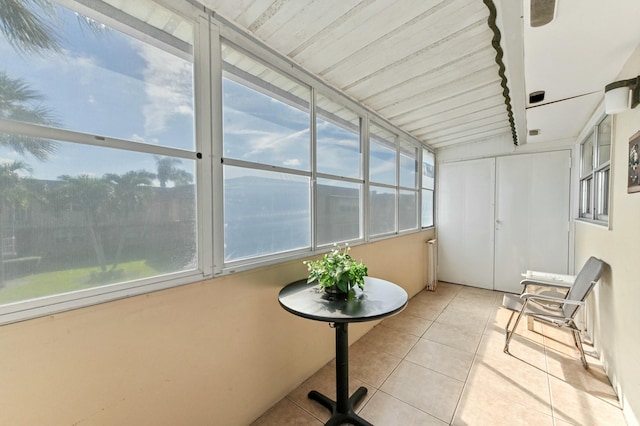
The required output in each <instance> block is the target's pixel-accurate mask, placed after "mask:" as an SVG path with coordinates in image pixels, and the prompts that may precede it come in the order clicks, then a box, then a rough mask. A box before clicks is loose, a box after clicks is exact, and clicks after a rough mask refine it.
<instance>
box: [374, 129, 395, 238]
mask: <svg viewBox="0 0 640 426" xmlns="http://www.w3.org/2000/svg"><path fill="white" fill-rule="evenodd" d="M396 154H397V148H396V135H394V134H393V133H391V132H389V131H388V130H386V129H384V128H382V127H380V126H378V125H376V124H374V123H371V125H370V126H369V181H370V184H369V234H370V235H371V236H378V235H384V234H390V233H394V232H396V199H397V193H396V187H397V183H396V182H397V174H398V173H397V170H398V169H397V156H396Z"/></svg>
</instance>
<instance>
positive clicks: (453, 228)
mask: <svg viewBox="0 0 640 426" xmlns="http://www.w3.org/2000/svg"><path fill="white" fill-rule="evenodd" d="M494 182H495V160H494V159H492V158H491V159H482V160H473V161H463V162H458V163H447V164H441V165H440V166H439V168H438V191H437V194H438V205H437V206H438V279H439V280H441V281H447V282H453V283H458V284H466V285H472V286H475V287H482V288H488V289H492V288H493V244H494V241H493V238H494V223H493V222H494V201H493V200H494V188H495V185H494Z"/></svg>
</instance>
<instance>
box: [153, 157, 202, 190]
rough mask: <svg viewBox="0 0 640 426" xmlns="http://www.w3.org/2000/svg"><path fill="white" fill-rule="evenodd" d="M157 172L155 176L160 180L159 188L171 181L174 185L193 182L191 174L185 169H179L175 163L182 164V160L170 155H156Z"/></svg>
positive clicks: (164, 186)
mask: <svg viewBox="0 0 640 426" xmlns="http://www.w3.org/2000/svg"><path fill="white" fill-rule="evenodd" d="M155 158H156V167H157V174H156V178H157V179H158V181H159V182H160V187H161V188H166V187H167V182H173V183H174V185H186V184H188V183H191V182H193V176H192V175H191V173H189V172H187V171H186V170H183V169H179V168H177V167H176V164H182V161H181V160H179V159H177V158H172V157H158V156H156V157H155Z"/></svg>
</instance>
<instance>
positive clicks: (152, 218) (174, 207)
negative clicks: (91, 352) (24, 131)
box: [0, 133, 198, 304]
mask: <svg viewBox="0 0 640 426" xmlns="http://www.w3.org/2000/svg"><path fill="white" fill-rule="evenodd" d="M12 138H13V142H14V143H17V144H27V143H30V144H32V146H53V147H55V150H56V155H55V156H52V157H51V158H49V160H48V161H46V162H44V161H38V160H34V159H33V158H31V157H25V156H22V155H20V154H18V153H16V151H12V150H11V149H10V148H7V145H6V144H4V143H3V145H4V148H0V158H17V159H16V160H10V161H6V162H3V163H2V164H0V234H1V240H2V245H1V246H0V247H1V248H2V256H1V258H2V260H3V261H2V262H1V263H0V265H1V267H0V304H3V303H8V302H15V301H19V300H25V299H30V298H36V297H41V296H47V295H53V294H59V293H68V292H74V291H81V290H84V289H87V288H92V287H98V286H102V285H107V284H114V283H120V282H125V281H132V280H139V279H142V278H148V277H153V276H157V275H161V274H167V273H171V272H179V271H185V270H192V269H195V268H197V266H198V265H197V253H198V250H197V234H196V230H197V227H196V195H195V194H196V188H195V184H194V177H195V175H196V172H195V161H192V160H185V159H177V158H171V157H159V156H154V155H151V154H143V153H136V152H130V151H122V150H116V149H110V148H101V147H95V146H88V145H79V144H73V143H65V142H60V141H45V140H42V139H36V138H28V137H21V138H16V137H15V136H11V135H7V134H3V133H0V141H2V142H5V141H7V140H10V139H12Z"/></svg>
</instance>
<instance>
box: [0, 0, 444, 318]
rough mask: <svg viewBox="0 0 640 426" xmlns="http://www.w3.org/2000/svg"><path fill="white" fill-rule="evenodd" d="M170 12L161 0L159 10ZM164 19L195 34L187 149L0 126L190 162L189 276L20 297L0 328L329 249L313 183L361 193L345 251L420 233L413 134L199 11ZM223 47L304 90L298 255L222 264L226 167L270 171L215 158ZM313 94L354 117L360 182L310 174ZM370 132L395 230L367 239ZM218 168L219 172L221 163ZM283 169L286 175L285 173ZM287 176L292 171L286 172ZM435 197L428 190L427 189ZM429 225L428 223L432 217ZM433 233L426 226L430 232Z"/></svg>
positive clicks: (107, 9) (121, 25)
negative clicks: (411, 183)
mask: <svg viewBox="0 0 640 426" xmlns="http://www.w3.org/2000/svg"><path fill="white" fill-rule="evenodd" d="M54 1H56V3H58V4H60V6H62V7H66V8H69V9H71V10H75V11H77V12H78V13H81V14H82V15H84V16H88V17H91V18H93V19H96V20H97V21H98V22H104V23H105V24H107V25H109V26H110V27H112V28H114V29H116V30H118V31H121V32H123V33H124V34H127V35H129V36H132V37H135V38H137V39H139V40H141V41H142V42H144V43H148V44H150V45H153V46H156V47H158V46H159V45H160V46H161V47H162V48H163V49H165V48H166V49H167V50H169V51H170V52H172V53H175V52H176V50H179V49H180V46H183V44H184V43H185V42H178V43H169V42H168V40H167V37H166V35H165V34H164V33H163V32H162V31H161V30H159V29H156V28H155V27H152V26H151V25H149V24H146V23H144V22H142V21H140V20H138V19H137V18H136V17H134V16H131V15H129V14H127V13H125V12H122V11H120V10H118V9H116V8H114V7H112V6H110V5H109V4H107V3H104V4H103V3H101V2H97V3H95V5H94V4H93V3H92V5H93V6H92V7H93V8H91V7H89V6H86V5H85V4H84V2H76V1H74V0H54ZM165 3H166V4H168V3H167V2H164V1H162V0H161V1H160V2H159V4H160V5H163V4H165ZM171 9H172V12H173V13H176V14H178V15H179V16H180V17H182V18H184V19H185V20H187V21H188V22H189V23H190V24H191V25H192V26H193V45H192V46H191V48H192V51H191V53H190V60H191V61H192V63H193V90H194V94H193V96H194V98H193V102H194V108H195V111H194V137H195V148H194V151H193V152H192V151H190V150H182V149H178V148H170V147H165V146H154V145H146V144H142V143H138V142H135V141H130V140H122V139H116V138H106V139H104V140H100V139H99V138H96V136H95V135H92V134H88V133H83V132H78V131H73V130H65V129H52V128H49V127H45V126H40V125H36V124H25V123H19V122H14V121H9V120H5V119H0V124H1V125H2V127H3V130H4V131H9V132H15V133H19V134H25V135H31V136H36V137H45V138H47V139H60V140H62V141H68V142H73V143H80V144H86V145H96V146H105V147H110V148H120V149H126V150H131V151H136V152H144V153H152V154H158V155H168V156H174V157H178V158H188V159H190V160H194V158H193V156H194V155H196V158H197V159H195V160H194V161H195V165H196V166H195V176H194V178H195V185H196V188H197V191H196V203H197V206H196V208H197V210H196V215H197V217H196V221H197V224H196V229H197V241H198V249H197V256H198V266H197V267H196V268H195V269H193V270H188V271H181V272H176V273H170V274H167V275H163V276H155V277H150V278H146V279H141V280H137V281H134V282H123V283H117V284H113V285H108V286H99V287H95V288H91V289H87V290H83V291H80V292H69V293H61V294H56V295H52V296H47V297H46V298H41V299H26V300H23V301H19V302H14V303H10V304H5V305H0V324H5V323H11V322H16V321H21V320H25V319H29V318H34V317H39V316H43V315H49V314H53V313H57V312H62V311H67V310H71V309H77V308H81V307H86V306H90V305H94V304H98V303H104V302H108V301H113V300H116V299H120V298H125V297H130V296H135V295H140V294H145V293H149V292H153V291H157V290H162V289H167V288H171V287H175V286H179V285H184V284H190V283H194V282H200V281H203V280H206V279H209V278H214V277H216V276H221V275H228V274H233V273H235V272H240V271H244V270H250V269H254V268H257V267H261V266H267V265H272V264H277V263H282V262H284V261H291V260H295V259H300V258H304V257H308V256H310V255H315V254H320V253H323V252H326V251H328V250H329V249H330V248H331V244H330V243H327V244H323V245H318V244H317V238H316V237H317V221H316V211H315V208H316V200H315V197H316V195H317V179H318V178H320V179H331V180H341V181H345V182H349V183H353V184H358V185H360V187H361V194H360V213H359V214H360V227H361V231H360V236H359V238H357V239H351V240H349V241H342V242H341V243H343V242H348V243H349V244H351V245H358V244H363V243H366V242H368V241H371V240H378V239H383V238H393V237H396V236H398V235H399V234H407V233H413V232H420V231H422V230H423V229H424V227H423V226H421V217H422V211H421V208H422V191H423V183H422V173H420V170H419V168H420V164H421V162H422V155H423V150H425V149H428V150H430V148H428V147H427V146H426V145H424V144H423V143H422V142H420V141H419V140H417V139H416V138H414V137H413V136H412V135H410V134H408V133H406V132H404V131H402V130H400V129H398V128H396V127H395V126H393V125H392V124H391V123H389V122H388V121H386V120H385V119H383V118H382V117H380V116H378V115H377V114H375V113H374V112H372V111H370V110H369V109H367V108H366V107H365V106H363V105H362V104H359V103H357V102H355V101H354V100H352V99H351V98H348V97H347V96H345V95H344V94H343V93H341V92H340V91H338V90H336V89H335V88H333V87H331V86H329V85H328V84H327V83H325V82H324V81H323V80H321V79H320V78H319V77H316V76H314V75H312V74H310V73H309V72H307V71H305V70H304V69H303V68H301V67H300V66H299V65H297V64H295V63H294V62H292V61H290V60H289V59H288V58H286V57H284V56H282V55H280V54H278V53H277V52H275V51H273V50H272V49H270V48H269V47H267V46H266V45H264V44H262V43H261V42H260V41H258V40H257V39H254V38H252V37H250V36H249V35H247V34H246V33H245V32H244V31H242V30H241V29H239V28H237V27H235V26H234V25H233V24H232V23H230V22H228V21H226V20H224V19H223V18H221V17H219V16H217V15H216V14H214V13H213V12H212V11H211V10H209V9H207V8H201V7H195V6H193V5H191V4H180V5H177V6H176V7H171ZM223 41H224V42H225V43H230V44H231V45H232V46H233V47H236V48H238V49H241V51H242V52H243V53H247V54H250V55H251V56H252V57H253V58H255V59H257V60H258V61H260V62H261V63H263V64H265V65H267V66H268V67H270V68H272V69H273V70H275V71H276V72H278V73H280V74H282V75H284V76H285V77H287V78H290V79H292V80H294V81H296V82H298V83H300V84H302V85H305V86H308V87H310V90H311V98H310V105H309V107H310V117H309V118H310V126H311V127H310V131H311V159H310V161H311V170H310V172H309V173H307V172H301V171H299V170H294V171H293V172H295V173H294V174H305V175H306V174H308V175H309V176H310V179H311V191H310V192H311V201H310V202H311V212H310V215H311V219H310V220H311V246H310V247H308V248H305V249H301V250H294V251H287V252H282V253H273V254H268V255H263V256H259V257H255V258H248V259H241V260H238V261H233V262H225V260H224V233H223V230H224V217H223V211H224V195H223V192H222V189H223V187H224V182H223V169H224V164H228V165H237V166H241V167H250V168H254V167H255V168H264V169H265V170H271V171H274V170H275V171H278V170H276V169H274V168H273V167H272V166H269V165H255V164H253V163H251V164H247V163H245V162H242V161H241V160H230V159H226V160H224V153H223V133H222V131H223V130H222V128H223V127H222V126H223V118H222V75H223V71H222V70H223V63H222V54H221V45H222V42H223ZM316 94H320V95H322V96H323V97H326V98H328V99H329V100H331V101H333V102H336V103H338V104H340V105H342V106H344V107H345V108H348V109H350V110H351V111H352V112H353V113H354V114H355V115H357V116H358V117H360V134H359V138H360V147H361V151H362V153H361V176H360V178H357V179H356V178H351V177H342V176H334V175H332V174H325V173H318V172H317V170H316V162H315V157H314V156H315V155H316V136H317V134H316V120H317V117H316V111H315V108H316V99H315V96H316ZM371 122H375V124H376V125H378V126H380V127H382V128H384V129H385V130H388V131H389V132H391V133H393V134H394V135H396V138H395V150H396V151H395V152H396V160H395V161H396V182H395V184H394V185H385V184H375V185H380V186H382V187H385V188H387V187H388V188H389V189H392V190H393V191H395V194H396V202H395V209H394V211H395V220H394V231H393V232H390V233H384V234H381V235H376V236H374V237H372V236H371V235H370V232H369V226H370V222H369V221H370V217H369V216H370V214H369V210H370V208H369V201H370V200H369V191H370V188H371V182H370V181H369V155H370V152H369V140H370V134H369V125H370V123H371ZM400 140H403V141H405V142H408V143H410V144H412V145H415V147H416V148H417V149H418V152H417V158H416V163H417V170H416V185H415V187H405V186H401V185H400V161H401V155H400V142H399V141H400ZM223 162H224V164H223ZM283 169H286V168H283ZM285 171H286V172H289V171H291V170H285ZM401 190H402V191H407V190H410V191H413V192H415V193H416V198H417V206H416V207H417V208H416V223H417V226H416V227H415V228H411V229H406V230H402V231H399V208H400V207H399V194H400V191H401ZM432 191H433V189H432ZM434 222H435V217H434ZM432 226H433V225H432Z"/></svg>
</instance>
